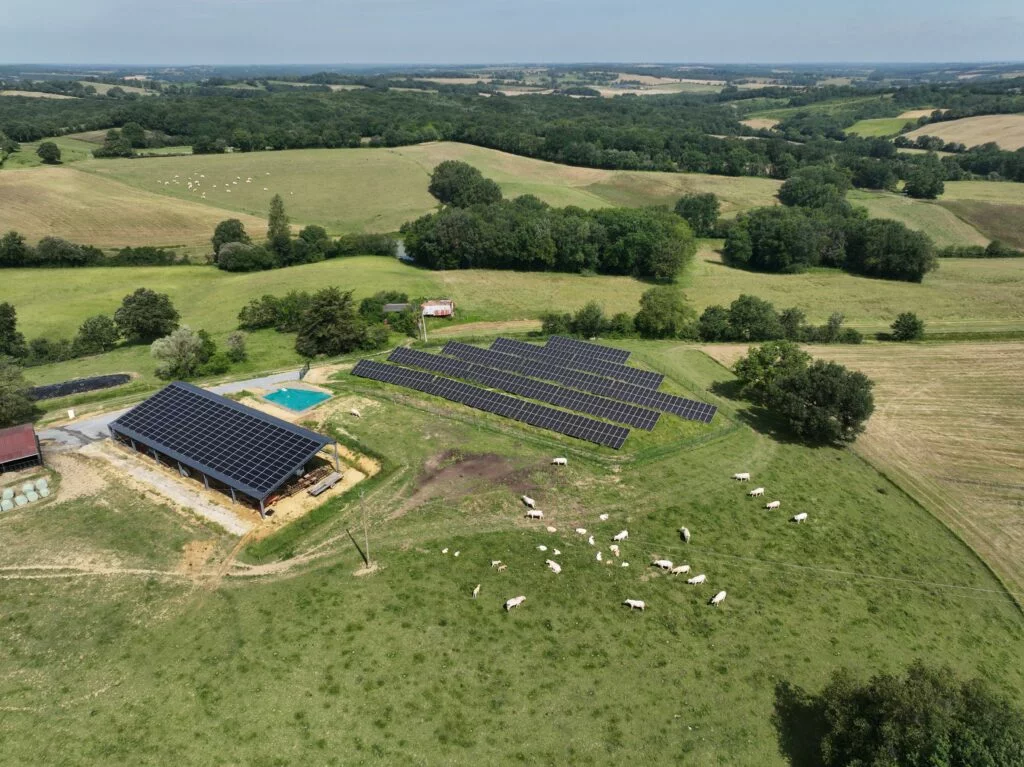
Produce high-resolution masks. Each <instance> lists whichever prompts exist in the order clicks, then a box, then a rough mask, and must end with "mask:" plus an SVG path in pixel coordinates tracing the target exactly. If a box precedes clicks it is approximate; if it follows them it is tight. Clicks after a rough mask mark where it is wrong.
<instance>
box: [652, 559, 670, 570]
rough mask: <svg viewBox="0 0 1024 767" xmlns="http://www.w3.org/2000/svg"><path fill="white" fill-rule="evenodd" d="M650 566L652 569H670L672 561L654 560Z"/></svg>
mask: <svg viewBox="0 0 1024 767" xmlns="http://www.w3.org/2000/svg"><path fill="white" fill-rule="evenodd" d="M651 564H652V565H653V566H654V567H660V568H661V569H662V570H671V569H672V561H671V560H668V559H655V560H654V561H653V562H651Z"/></svg>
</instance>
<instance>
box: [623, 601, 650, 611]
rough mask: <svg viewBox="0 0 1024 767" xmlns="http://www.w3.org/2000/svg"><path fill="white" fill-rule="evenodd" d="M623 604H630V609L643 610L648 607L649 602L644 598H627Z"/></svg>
mask: <svg viewBox="0 0 1024 767" xmlns="http://www.w3.org/2000/svg"><path fill="white" fill-rule="evenodd" d="M622 604H624V605H629V609H630V610H641V611H643V610H646V609H647V603H646V602H644V601H643V600H642V599H627V600H626V601H625V602H623V603H622Z"/></svg>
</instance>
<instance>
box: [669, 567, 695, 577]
mask: <svg viewBox="0 0 1024 767" xmlns="http://www.w3.org/2000/svg"><path fill="white" fill-rule="evenodd" d="M670 572H671V573H672V575H683V574H684V573H688V572H690V566H689V565H679V566H678V567H673V568H672V570H671V571H670Z"/></svg>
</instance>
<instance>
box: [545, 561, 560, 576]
mask: <svg viewBox="0 0 1024 767" xmlns="http://www.w3.org/2000/svg"><path fill="white" fill-rule="evenodd" d="M544 564H546V565H547V566H548V568H549V569H550V570H551V572H553V573H554V574H555V575H558V574H559V573H560V572H562V566H561V565H560V564H558V562H556V561H555V560H553V559H545V560H544Z"/></svg>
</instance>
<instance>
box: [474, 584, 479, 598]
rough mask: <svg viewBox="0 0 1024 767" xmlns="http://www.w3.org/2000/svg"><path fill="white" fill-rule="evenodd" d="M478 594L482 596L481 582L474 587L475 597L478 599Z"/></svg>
mask: <svg viewBox="0 0 1024 767" xmlns="http://www.w3.org/2000/svg"><path fill="white" fill-rule="evenodd" d="M478 596H480V584H479V583H478V584H476V588H475V589H473V599H476V598H477V597H478Z"/></svg>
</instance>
